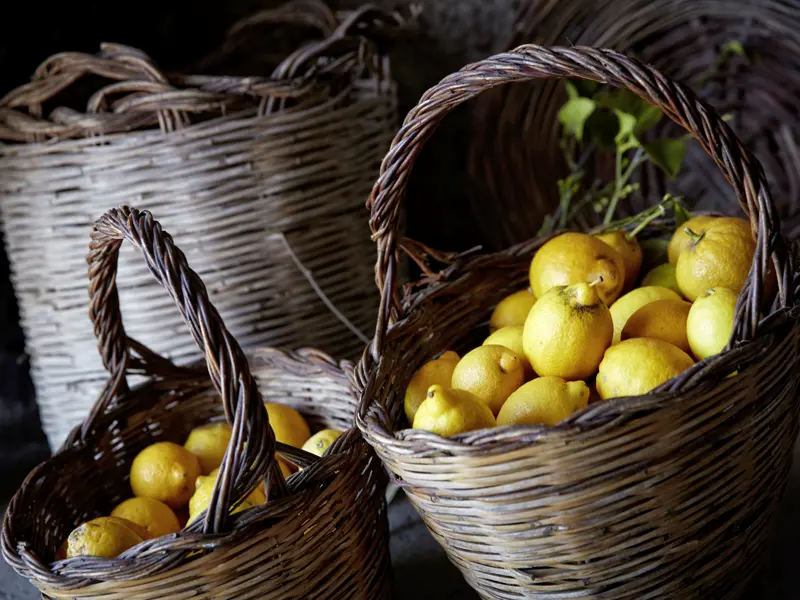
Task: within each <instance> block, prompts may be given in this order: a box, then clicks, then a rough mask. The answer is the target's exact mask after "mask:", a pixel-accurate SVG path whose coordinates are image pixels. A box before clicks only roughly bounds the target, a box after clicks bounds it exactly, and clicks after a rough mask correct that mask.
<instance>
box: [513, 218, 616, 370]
mask: <svg viewBox="0 0 800 600" xmlns="http://www.w3.org/2000/svg"><path fill="white" fill-rule="evenodd" d="M529 278H530V283H531V289H532V290H533V293H534V295H535V296H536V297H537V298H538V300H537V301H536V303H537V304H538V303H539V302H540V301H541V299H542V297H543V296H544V295H545V293H547V291H548V290H549V289H550V288H553V287H557V286H565V285H572V284H575V283H585V282H591V281H598V283H597V284H596V285H597V294H598V295H599V296H600V298H601V299H602V300H603V302H605V303H606V305H607V306H608V305H610V304H611V303H612V302H613V301H614V300H616V299H617V297H618V296H619V295H620V293H621V292H622V289H623V286H624V284H625V260H624V259H623V258H622V256H621V255H620V253H619V252H617V251H616V250H614V248H612V247H611V246H609V245H608V244H606V243H605V242H604V241H602V240H600V239H598V238H596V237H592V236H591V235H587V234H585V233H575V232H570V233H562V234H561V235H559V236H556V237H554V238H552V239H551V240H549V241H547V242H546V243H545V244H544V245H543V246H542V247H541V248H539V251H538V252H537V253H536V254H535V255H534V257H533V260H532V261H531V266H530V270H529ZM535 306H536V304H534V307H535ZM531 310H533V309H531ZM534 369H535V366H534ZM539 374H540V375H541V373H539Z"/></svg>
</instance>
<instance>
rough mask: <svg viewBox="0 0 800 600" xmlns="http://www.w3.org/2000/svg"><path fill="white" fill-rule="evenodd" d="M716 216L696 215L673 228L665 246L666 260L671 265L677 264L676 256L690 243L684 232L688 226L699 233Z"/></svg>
mask: <svg viewBox="0 0 800 600" xmlns="http://www.w3.org/2000/svg"><path fill="white" fill-rule="evenodd" d="M715 218H716V217H707V216H705V215H698V216H696V217H692V218H691V219H689V220H688V221H685V222H684V223H683V225H681V226H680V227H678V228H677V229H676V230H675V233H673V234H672V238H671V239H670V241H669V246H667V260H668V261H669V263H670V264H671V265H677V264H678V257H679V256H680V255H681V252H683V251H684V250H685V249H686V248H688V247H689V245H690V244H691V243H692V238H691V237H689V234H688V233H686V231H685V229H686V228H687V227H688V228H689V229H690V230H692V231H694V232H695V233H698V234H701V233H703V232H704V231H705V230H706V227H707V226H708V225H710V224H711V223H713V222H714V220H715Z"/></svg>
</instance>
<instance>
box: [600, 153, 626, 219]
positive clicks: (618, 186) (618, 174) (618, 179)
mask: <svg viewBox="0 0 800 600" xmlns="http://www.w3.org/2000/svg"><path fill="white" fill-rule="evenodd" d="M622 154H623V153H622V152H620V149H619V148H617V162H616V165H615V169H614V193H613V194H612V195H611V201H610V202H609V203H608V209H606V216H605V218H604V219H603V225H608V224H609V223H611V219H613V218H614V213H615V212H616V211H617V204H618V203H619V198H620V191H621V190H622Z"/></svg>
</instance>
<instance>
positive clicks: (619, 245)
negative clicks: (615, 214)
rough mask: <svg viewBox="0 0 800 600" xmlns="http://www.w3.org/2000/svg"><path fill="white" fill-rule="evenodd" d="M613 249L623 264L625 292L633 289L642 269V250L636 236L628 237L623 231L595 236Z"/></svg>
mask: <svg viewBox="0 0 800 600" xmlns="http://www.w3.org/2000/svg"><path fill="white" fill-rule="evenodd" d="M595 237H596V238H597V239H599V240H602V241H604V242H605V243H606V244H608V245H609V246H611V247H612V248H614V250H616V251H617V252H619V254H620V256H622V260H623V261H624V262H625V287H624V289H625V290H630V289H633V286H634V285H635V284H636V280H637V279H638V277H639V271H640V270H641V268H642V248H641V246H639V242H638V240H637V239H636V236H630V237H628V234H627V233H626V232H624V231H612V232H609V233H600V234H598V235H596V236H595Z"/></svg>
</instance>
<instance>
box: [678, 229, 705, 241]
mask: <svg viewBox="0 0 800 600" xmlns="http://www.w3.org/2000/svg"><path fill="white" fill-rule="evenodd" d="M683 233H685V234H686V235H688V236H689V237H690V238H692V243H693V244H695V245H696V244H699V243H700V242H701V240H702V239H703V238H704V237H706V234H705V232H703V233H696V232H694V231H692V230H691V229H689V228H688V227H684V228H683Z"/></svg>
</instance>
